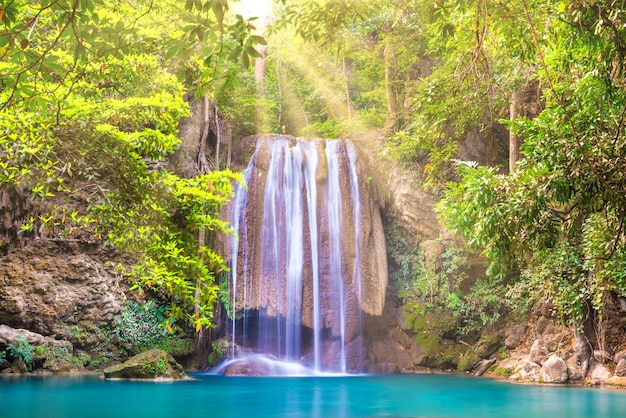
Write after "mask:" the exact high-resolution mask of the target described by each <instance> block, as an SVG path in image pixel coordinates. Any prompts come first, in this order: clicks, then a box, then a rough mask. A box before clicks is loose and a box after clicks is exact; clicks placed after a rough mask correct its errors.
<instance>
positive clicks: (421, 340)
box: [415, 332, 441, 357]
mask: <svg viewBox="0 0 626 418" xmlns="http://www.w3.org/2000/svg"><path fill="white" fill-rule="evenodd" d="M415 342H416V343H417V344H419V346H420V348H421V352H422V353H424V355H426V356H427V357H434V356H438V355H439V354H440V353H441V338H440V337H439V335H437V334H436V333H434V332H422V333H420V334H418V335H417V336H416V337H415Z"/></svg>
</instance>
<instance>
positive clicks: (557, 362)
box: [541, 356, 568, 383]
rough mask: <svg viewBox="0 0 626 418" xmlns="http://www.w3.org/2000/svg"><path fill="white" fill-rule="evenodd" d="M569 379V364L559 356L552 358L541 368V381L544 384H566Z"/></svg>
mask: <svg viewBox="0 0 626 418" xmlns="http://www.w3.org/2000/svg"><path fill="white" fill-rule="evenodd" d="M567 378H568V368H567V364H566V363H565V360H563V359H562V358H561V357H559V356H551V357H550V358H549V359H548V360H546V361H545V363H544V364H543V367H542V368H541V380H542V381H543V382H544V383H565V382H567Z"/></svg>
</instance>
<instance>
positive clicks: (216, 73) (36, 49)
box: [0, 0, 626, 347]
mask: <svg viewBox="0 0 626 418" xmlns="http://www.w3.org/2000/svg"><path fill="white" fill-rule="evenodd" d="M236 5H237V2H233V1H231V2H228V1H227V0H187V1H185V0H153V1H150V0H137V1H121V0H94V1H90V0H42V1H30V0H2V1H1V2H0V19H1V21H2V23H1V25H0V57H1V59H0V74H1V81H0V183H1V187H2V191H3V193H5V194H7V195H13V194H16V195H19V196H23V197H25V202H27V203H25V204H28V205H30V207H31V208H34V212H33V213H36V215H34V216H30V215H29V216H28V217H27V218H25V219H23V220H22V222H20V224H19V226H18V227H17V228H16V229H15V230H11V228H6V230H5V231H4V235H3V236H4V237H5V242H3V243H1V244H3V246H4V247H6V246H7V245H8V243H9V240H10V239H16V237H34V236H45V237H49V238H54V239H62V240H71V239H76V238H77V237H81V238H82V239H85V237H87V238H88V239H90V240H95V241H99V242H102V243H103V244H105V245H110V246H115V247H118V248H121V249H124V250H127V251H130V252H132V254H134V256H135V258H136V264H135V268H134V269H132V271H127V272H126V273H127V274H128V275H129V277H130V278H131V280H132V281H133V283H134V286H135V287H137V288H147V289H151V290H153V291H155V292H157V293H160V294H162V295H166V296H167V299H168V300H169V303H170V305H169V308H168V315H167V318H168V319H167V324H168V327H171V326H173V324H174V322H175V321H179V322H182V323H187V324H189V325H191V326H192V327H194V328H196V329H200V328H201V327H202V326H210V325H212V324H213V317H212V315H213V309H212V304H213V303H214V302H215V301H216V300H217V299H218V298H219V296H220V289H219V280H218V277H219V276H220V274H221V273H222V272H223V271H224V270H225V269H226V265H225V262H224V260H223V259H222V258H221V257H220V256H219V254H217V253H216V252H215V251H214V250H213V249H211V248H210V246H208V245H206V242H205V239H204V236H205V235H204V234H205V231H207V232H210V231H223V232H228V225H227V224H225V223H224V222H222V221H220V220H219V219H218V214H219V210H220V207H221V205H223V204H224V203H225V202H226V201H227V199H228V198H229V197H230V196H231V193H232V180H233V179H234V180H237V179H238V176H237V174H235V173H232V172H230V171H229V168H230V167H229V160H227V159H225V158H224V157H223V155H222V157H221V158H220V155H219V153H218V155H210V154H209V153H206V154H204V153H203V158H202V159H201V160H202V161H199V163H198V164H199V169H200V171H201V172H203V173H204V174H203V175H201V176H197V177H193V178H184V177H181V176H178V175H176V174H174V173H173V172H172V171H171V170H168V169H167V167H162V166H161V165H160V161H162V160H163V159H164V158H166V157H167V156H168V155H169V154H170V153H171V152H173V150H174V149H175V148H176V147H177V145H178V143H179V139H178V138H177V130H178V122H179V119H180V118H181V117H184V116H186V115H188V114H189V104H188V103H187V102H186V101H185V100H184V97H185V94H186V93H187V92H188V91H192V92H193V94H194V95H195V98H196V99H197V100H205V99H206V102H207V103H208V102H209V101H210V103H212V104H213V105H215V106H217V107H218V108H219V110H220V111H221V112H222V113H223V114H224V115H225V117H226V118H227V119H228V120H229V121H230V124H231V126H232V129H233V135H232V136H233V137H234V138H241V137H243V136H246V135H249V134H254V133H258V132H270V133H272V132H286V133H287V134H293V135H299V136H319V137H325V138H335V137H355V138H367V136H368V135H371V133H373V132H375V133H376V135H379V136H382V137H383V138H384V143H385V145H384V147H383V148H381V149H380V150H379V152H381V153H385V154H389V155H393V156H394V157H395V158H397V159H398V160H399V161H401V162H402V163H403V164H404V166H405V167H406V170H409V171H410V172H412V173H413V175H414V179H415V182H416V183H418V184H419V185H420V186H421V187H423V188H424V189H426V190H428V191H429V192H430V193H433V194H435V195H437V196H438V197H439V198H440V203H439V206H438V212H439V214H440V217H441V221H442V222H443V223H444V224H445V225H446V226H447V227H448V228H449V229H450V230H451V231H452V232H454V233H457V234H459V235H460V236H462V237H464V239H465V240H466V242H467V245H468V248H469V249H470V250H471V251H476V252H480V253H481V254H482V255H483V256H484V257H485V259H486V260H488V267H487V269H486V274H487V275H486V279H481V280H478V281H477V282H476V283H473V285H472V286H471V287H470V288H468V287H467V286H462V282H463V281H464V277H463V273H460V271H461V270H462V269H461V268H460V267H461V266H462V264H463V256H464V254H466V252H467V251H466V249H464V248H463V249H458V250H450V251H448V252H447V253H446V254H445V257H444V258H443V259H444V265H443V267H442V268H441V269H439V270H438V272H437V274H436V275H433V274H430V273H432V272H430V273H429V269H427V268H425V267H424V265H423V262H422V261H420V260H421V259H420V258H419V257H413V256H412V254H413V252H414V249H412V248H407V247H400V248H396V249H395V251H397V252H398V253H401V255H402V256H403V257H404V258H402V260H401V262H400V263H399V267H398V271H397V274H396V275H395V285H396V287H397V288H399V289H401V290H402V291H403V292H402V293H401V294H402V297H403V301H404V303H405V304H407V305H413V306H415V308H416V309H418V310H419V309H421V310H431V311H437V310H442V309H444V310H446V311H447V312H451V313H452V314H453V317H454V318H455V319H454V321H453V325H452V327H453V328H454V330H453V331H454V332H456V333H458V334H459V335H461V334H463V333H467V332H471V331H472V330H476V329H478V328H481V327H484V326H489V325H491V324H494V323H495V322H496V321H497V320H498V319H499V318H500V317H501V315H503V314H506V315H513V316H517V317H523V315H526V314H527V313H528V312H529V310H530V308H531V307H532V305H533V304H534V303H535V302H536V301H538V300H542V299H545V300H550V301H551V302H552V304H553V305H554V307H555V309H556V311H557V313H558V317H560V318H561V320H562V321H563V322H564V323H566V324H569V325H571V326H572V327H573V328H574V329H576V330H578V331H583V330H584V327H585V323H587V324H591V325H592V328H591V329H592V332H594V333H595V336H594V338H595V340H596V341H597V344H598V346H600V347H603V346H604V344H605V338H606V335H605V331H604V328H603V324H604V321H605V320H606V319H607V313H606V309H605V308H606V306H607V303H608V301H609V300H616V299H618V298H621V297H622V296H624V294H625V293H624V292H625V291H626V265H625V263H626V248H625V243H626V241H625V239H624V227H625V225H624V222H625V217H626V177H625V176H626V174H625V173H626V171H625V170H624V163H625V162H626V130H625V123H626V76H625V74H626V73H625V71H624V64H625V58H626V4H624V2H623V1H617V0H615V1H610V0H601V1H592V0H589V1H586V0H581V1H578V0H576V1H565V0H564V1H552V0H540V1H538V0H511V1H506V0H505V1H491V0H478V1H472V2H469V1H441V2H439V1H424V0H369V1H331V0H328V1H326V0H324V1H321V0H320V1H299V0H283V1H281V2H277V4H275V5H274V16H273V17H272V18H271V19H270V20H269V22H267V23H269V24H268V25H266V22H265V21H264V20H263V19H255V18H254V17H250V18H248V17H244V16H242V15H240V14H237V12H236V7H235V6H236ZM529 97H530V100H529V99H528V98H529ZM472 138H474V139H475V138H479V139H480V140H479V142H480V143H481V144H483V145H482V147H483V148H481V149H484V151H482V152H480V153H478V154H477V153H471V152H468V151H467V149H468V147H467V143H468V141H470V140H472ZM395 242H399V241H398V240H395ZM1 249H2V248H1V247H0V250H1ZM391 251H394V249H393V248H392V250H391Z"/></svg>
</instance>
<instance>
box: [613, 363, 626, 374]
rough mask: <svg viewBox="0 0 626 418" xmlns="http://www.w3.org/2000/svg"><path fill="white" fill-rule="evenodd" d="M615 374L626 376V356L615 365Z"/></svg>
mask: <svg viewBox="0 0 626 418" xmlns="http://www.w3.org/2000/svg"><path fill="white" fill-rule="evenodd" d="M615 376H619V377H624V376H626V358H622V359H620V361H618V362H617V365H616V366H615Z"/></svg>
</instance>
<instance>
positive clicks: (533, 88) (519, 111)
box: [509, 81, 543, 173]
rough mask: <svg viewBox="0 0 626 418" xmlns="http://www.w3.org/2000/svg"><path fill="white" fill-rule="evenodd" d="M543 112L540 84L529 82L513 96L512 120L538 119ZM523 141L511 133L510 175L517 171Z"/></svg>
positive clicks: (510, 113) (510, 115)
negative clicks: (516, 166) (522, 118)
mask: <svg viewBox="0 0 626 418" xmlns="http://www.w3.org/2000/svg"><path fill="white" fill-rule="evenodd" d="M542 110H543V103H542V101H541V96H540V89H539V82H537V81H528V82H526V83H525V84H524V85H523V86H521V87H520V88H519V89H518V90H516V91H514V92H513V94H512V95H511V106H510V110H509V117H510V119H511V120H513V119H517V118H520V117H524V118H527V119H534V118H536V117H537V116H538V115H539V114H540V113H541V111H542ZM522 143H523V140H522V138H521V137H519V136H518V135H516V134H515V133H514V132H513V131H512V130H511V131H509V173H513V172H514V171H515V163H516V162H517V161H518V160H519V158H520V155H519V154H520V147H521V146H522Z"/></svg>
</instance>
